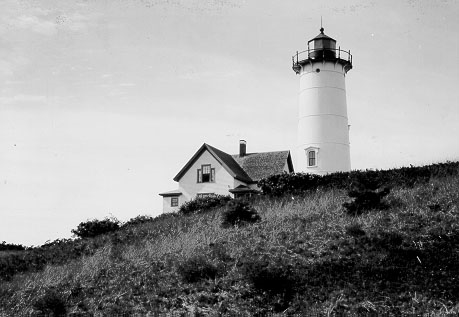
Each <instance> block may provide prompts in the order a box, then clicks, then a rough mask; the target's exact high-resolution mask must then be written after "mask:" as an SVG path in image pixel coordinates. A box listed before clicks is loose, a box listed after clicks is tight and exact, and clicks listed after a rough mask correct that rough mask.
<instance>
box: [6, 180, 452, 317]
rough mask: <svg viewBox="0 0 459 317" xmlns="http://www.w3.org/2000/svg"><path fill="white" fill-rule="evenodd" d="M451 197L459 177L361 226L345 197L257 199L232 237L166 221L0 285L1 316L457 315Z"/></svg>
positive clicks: (396, 193)
mask: <svg viewBox="0 0 459 317" xmlns="http://www.w3.org/2000/svg"><path fill="white" fill-rule="evenodd" d="M458 189H459V177H457V176H456V177H442V178H436V179H432V180H431V181H430V182H429V183H428V184H422V185H416V186H414V187H413V188H394V189H392V191H391V193H390V194H389V195H388V196H386V198H385V201H386V203H387V204H388V205H389V208H388V209H386V210H373V211H366V212H364V213H363V214H362V215H359V216H350V215H348V214H347V213H346V212H345V211H344V210H343V208H342V204H343V203H344V202H346V201H349V197H348V196H347V193H346V192H345V191H342V190H327V191H317V192H314V193H308V194H304V195H301V196H294V197H292V196H284V197H281V198H266V197H262V198H260V199H258V200H256V201H254V202H253V203H252V205H253V207H254V208H255V209H256V210H257V211H258V213H259V214H260V216H261V221H260V222H257V223H255V224H252V225H246V226H240V227H237V226H236V227H230V228H227V229H222V228H221V222H222V220H221V214H222V211H223V209H222V208H217V209H213V210H209V211H208V212H206V213H200V214H197V215H189V216H176V215H163V216H161V217H158V218H155V219H153V220H152V221H147V222H145V223H142V224H139V225H135V226H130V227H128V228H125V229H123V230H120V231H118V232H116V233H114V234H110V235H107V236H103V237H98V238H94V239H98V240H97V241H98V242H97V243H95V242H94V243H92V244H91V248H90V252H89V251H88V252H84V253H82V254H81V256H78V257H71V256H69V257H68V258H67V260H65V261H64V260H62V261H60V262H59V263H54V264H52V263H51V264H50V262H49V261H48V262H47V263H48V264H45V265H43V266H42V267H40V268H38V269H37V270H35V271H34V270H28V271H24V272H23V273H20V272H19V273H16V274H14V275H13V276H12V277H11V278H10V279H8V280H4V281H3V283H1V284H0V316H2V315H5V316H10V315H11V316H20V315H33V314H37V313H38V312H39V311H40V310H41V311H43V308H42V306H43V305H46V303H48V302H46V300H49V302H52V300H55V301H61V302H62V303H63V305H64V306H65V308H66V311H67V313H85V312H90V313H92V314H95V315H100V316H102V315H104V316H105V315H121V314H136V313H137V314H147V313H148V312H163V313H177V314H180V313H182V314H190V315H192V314H194V315H210V316H215V315H218V314H224V315H231V314H233V315H236V314H238V315H245V316H253V315H256V314H261V315H266V314H269V313H272V314H278V315H282V316H284V315H285V316H288V315H293V314H300V315H307V314H310V315H311V314H313V313H317V314H321V315H324V316H327V315H333V314H347V315H356V316H360V315H374V316H376V315H383V314H389V315H390V314H392V315H396V316H399V315H403V314H421V315H422V314H430V315H429V316H444V315H446V314H459V299H458V298H459V287H458V286H457V285H459V281H458V279H459V221H458V220H459V209H458V208H459V190H458ZM88 241H93V240H88ZM94 241H95V240H94ZM67 243H75V242H67ZM80 243H81V242H80ZM86 243H88V244H90V242H86ZM62 249H65V247H62ZM24 252H27V251H24ZM190 272H191V273H190ZM201 273H202V274H201ZM187 274H188V275H187ZM190 274H191V275H190ZM190 276H191V278H190ZM56 294H57V295H56ZM44 299H46V300H44ZM40 305H42V306H40ZM49 305H51V304H49Z"/></svg>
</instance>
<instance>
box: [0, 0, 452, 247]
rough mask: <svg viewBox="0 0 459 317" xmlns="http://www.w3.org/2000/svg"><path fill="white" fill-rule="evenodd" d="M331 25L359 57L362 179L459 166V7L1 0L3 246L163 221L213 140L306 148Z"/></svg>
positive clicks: (357, 132) (356, 101) (356, 163)
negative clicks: (112, 221)
mask: <svg viewBox="0 0 459 317" xmlns="http://www.w3.org/2000/svg"><path fill="white" fill-rule="evenodd" d="M321 16H322V17H323V21H324V22H323V25H324V28H325V33H326V34H327V35H329V36H331V37H333V38H335V39H336V40H337V41H338V44H337V45H339V46H341V48H342V49H345V50H349V49H350V50H351V53H352V54H353V57H354V59H353V62H354V68H353V69H352V70H351V71H350V72H349V73H348V75H347V76H346V85H347V103H348V115H349V123H350V124H351V133H350V140H351V164H352V168H353V169H365V168H379V169H382V168H390V167H399V166H406V165H409V164H413V165H423V164H429V163H432V162H441V161H446V160H458V159H459V141H458V137H459V128H458V126H459V107H458V106H459V105H458V103H459V102H458V101H459V45H458V31H459V19H458V18H457V17H458V16H459V2H458V1H456V0H450V1H449V0H443V1H440V0H438V1H432V0H420V1H414V0H403V1H401V0H393V1H368V0H362V1H360V0H359V1H304V0H297V1H267V0H263V1H261V0H260V1H249V0H246V1H244V0H234V1H233V0H188V1H187V0H75V1H62V0H55V1H52V0H49V1H48V0H47V1H44V0H43V1H19V0H2V3H1V10H0V43H1V46H0V83H1V86H0V181H1V182H0V241H3V240H5V241H7V242H10V243H21V244H26V245H39V244H42V243H44V242H45V241H46V240H54V239H56V238H68V237H70V235H71V233H70V230H71V229H73V228H76V226H77V225H78V223H80V222H82V221H86V220H87V219H91V218H97V219H102V218H104V217H106V216H115V217H117V218H118V219H120V220H127V219H129V218H132V217H135V216H137V215H139V214H149V215H158V214H159V213H160V212H161V209H162V198H161V197H160V196H158V193H160V192H164V191H168V190H173V189H176V188H177V186H178V184H176V183H175V182H174V181H172V178H173V177H174V176H175V175H176V173H177V172H178V171H179V170H180V169H181V168H182V167H183V165H184V164H185V163H186V162H187V160H188V159H189V158H190V157H191V156H192V155H193V154H194V153H195V151H196V150H197V149H198V148H199V147H200V146H201V145H202V144H203V143H204V142H206V143H209V144H211V145H213V146H215V147H217V148H219V149H221V150H223V151H226V152H228V153H237V151H238V140H239V139H246V140H247V142H248V144H247V147H248V151H249V152H261V151H276V150H285V149H289V150H294V148H295V144H296V125H297V105H298V100H297V93H298V87H299V78H298V76H296V75H295V73H294V72H293V71H292V69H291V56H292V55H293V54H294V53H295V52H296V51H297V50H299V51H301V50H304V49H306V43H307V40H309V39H311V38H313V37H314V36H316V35H317V34H318V33H319V28H320V17H321ZM292 154H294V151H293V153H292ZM294 158H295V157H294Z"/></svg>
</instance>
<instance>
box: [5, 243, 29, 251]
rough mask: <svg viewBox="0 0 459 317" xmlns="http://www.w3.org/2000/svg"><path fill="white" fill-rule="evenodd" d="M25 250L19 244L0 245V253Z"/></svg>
mask: <svg viewBox="0 0 459 317" xmlns="http://www.w3.org/2000/svg"><path fill="white" fill-rule="evenodd" d="M25 249H26V248H25V247H24V246H23V245H21V244H12V243H6V241H3V242H2V243H1V244H0V251H24V250H25Z"/></svg>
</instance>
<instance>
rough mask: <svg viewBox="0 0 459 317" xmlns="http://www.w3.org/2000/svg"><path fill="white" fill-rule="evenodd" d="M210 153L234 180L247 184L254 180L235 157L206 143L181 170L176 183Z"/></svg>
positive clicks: (176, 177)
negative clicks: (203, 154)
mask: <svg viewBox="0 0 459 317" xmlns="http://www.w3.org/2000/svg"><path fill="white" fill-rule="evenodd" d="M205 150H207V151H209V153H210V154H211V155H212V156H213V157H214V158H215V159H216V160H217V161H218V162H219V163H220V164H221V165H223V167H224V168H225V169H226V170H227V171H228V172H229V173H230V174H231V176H233V177H234V178H236V179H238V180H240V181H242V182H245V183H251V182H252V179H251V178H250V177H249V176H248V175H247V173H246V172H244V170H243V169H242V168H241V167H240V166H239V164H237V163H236V161H235V160H234V159H233V157H232V156H231V155H229V154H227V153H225V152H223V151H220V150H219V149H217V148H214V147H213V146H210V145H209V144H206V143H204V144H203V145H202V146H201V147H200V148H199V150H198V151H197V152H196V153H195V154H194V155H193V157H192V158H191V159H190V160H189V161H188V163H186V164H185V166H184V167H183V168H182V169H181V170H180V172H179V173H178V174H177V175H176V176H175V177H174V181H176V182H178V181H179V180H180V178H182V176H183V175H184V174H185V173H186V171H188V169H189V168H190V167H191V165H193V163H194V162H195V161H196V160H197V159H198V158H199V156H201V154H202V153H203V152H204V151H205Z"/></svg>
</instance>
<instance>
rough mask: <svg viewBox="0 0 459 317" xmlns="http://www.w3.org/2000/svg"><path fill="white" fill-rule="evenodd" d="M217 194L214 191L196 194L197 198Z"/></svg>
mask: <svg viewBox="0 0 459 317" xmlns="http://www.w3.org/2000/svg"><path fill="white" fill-rule="evenodd" d="M213 195H215V194H214V193H201V194H196V197H197V198H203V197H209V196H213Z"/></svg>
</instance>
